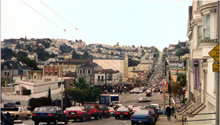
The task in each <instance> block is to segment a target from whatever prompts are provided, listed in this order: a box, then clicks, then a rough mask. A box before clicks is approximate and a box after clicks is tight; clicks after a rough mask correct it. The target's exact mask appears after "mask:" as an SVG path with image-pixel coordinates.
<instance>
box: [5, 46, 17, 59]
mask: <svg viewBox="0 0 220 125" xmlns="http://www.w3.org/2000/svg"><path fill="white" fill-rule="evenodd" d="M15 55H16V54H15V53H14V52H13V51H12V50H11V49H9V48H2V49H1V58H2V59H4V60H10V59H11V58H12V57H14V56H15Z"/></svg>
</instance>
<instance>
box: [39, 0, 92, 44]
mask: <svg viewBox="0 0 220 125" xmlns="http://www.w3.org/2000/svg"><path fill="white" fill-rule="evenodd" d="M40 2H41V3H42V4H44V5H45V6H46V7H47V8H49V9H50V10H51V11H52V12H53V13H55V14H56V15H57V16H58V17H60V18H61V19H62V20H63V21H64V22H66V23H67V24H69V25H70V26H71V27H72V28H73V29H75V30H76V31H78V32H79V33H80V34H81V35H82V36H84V37H85V38H86V39H87V40H88V41H90V40H89V39H88V38H87V37H86V36H85V35H84V34H83V33H82V32H80V31H79V30H78V28H76V27H74V26H73V25H72V24H71V23H70V22H68V21H67V20H66V19H64V18H63V17H62V16H60V15H59V14H58V13H57V12H56V11H54V10H53V9H52V8H51V7H49V6H48V5H47V4H46V3H44V2H43V1H42V0H40Z"/></svg>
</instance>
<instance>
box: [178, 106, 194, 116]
mask: <svg viewBox="0 0 220 125" xmlns="http://www.w3.org/2000/svg"><path fill="white" fill-rule="evenodd" d="M191 107H192V105H191V106H190V107H188V108H186V109H185V110H184V112H181V113H179V115H182V114H183V113H185V112H186V111H187V110H188V109H190V108H191Z"/></svg>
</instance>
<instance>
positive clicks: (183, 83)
mask: <svg viewBox="0 0 220 125" xmlns="http://www.w3.org/2000/svg"><path fill="white" fill-rule="evenodd" d="M177 81H178V82H179V83H180V85H181V87H185V86H186V74H180V75H178V77H177Z"/></svg>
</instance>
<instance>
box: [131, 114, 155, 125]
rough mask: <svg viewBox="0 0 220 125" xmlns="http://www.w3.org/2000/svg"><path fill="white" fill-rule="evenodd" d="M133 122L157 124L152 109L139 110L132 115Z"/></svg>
mask: <svg viewBox="0 0 220 125" xmlns="http://www.w3.org/2000/svg"><path fill="white" fill-rule="evenodd" d="M131 124H132V125H134V124H149V125H154V124H155V118H154V115H153V114H152V112H151V110H137V111H136V112H135V113H134V114H133V115H132V116H131Z"/></svg>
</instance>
